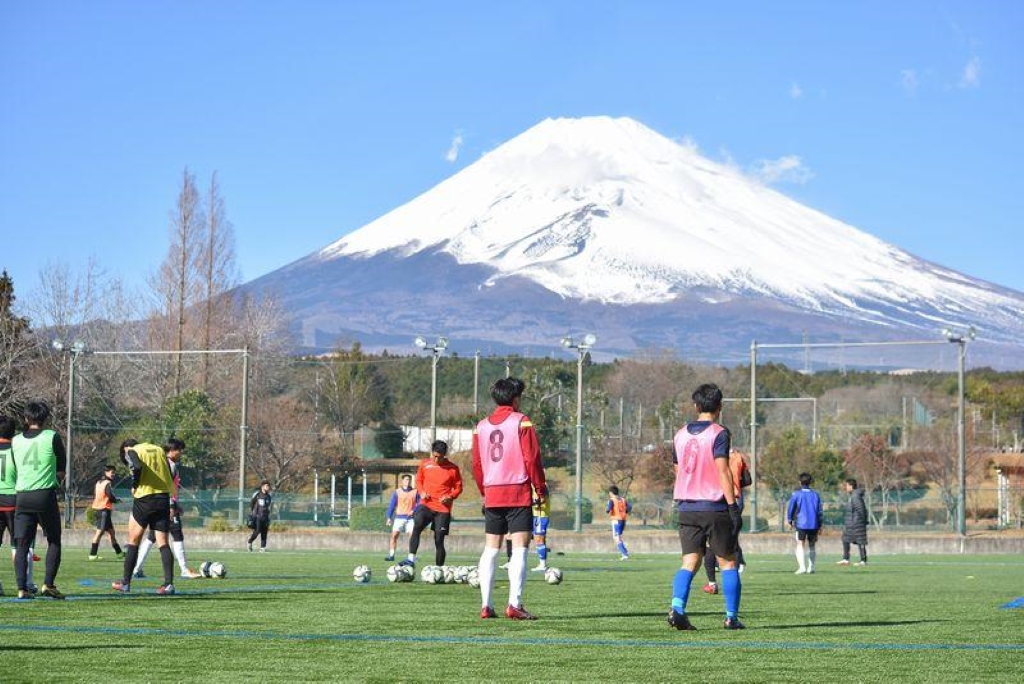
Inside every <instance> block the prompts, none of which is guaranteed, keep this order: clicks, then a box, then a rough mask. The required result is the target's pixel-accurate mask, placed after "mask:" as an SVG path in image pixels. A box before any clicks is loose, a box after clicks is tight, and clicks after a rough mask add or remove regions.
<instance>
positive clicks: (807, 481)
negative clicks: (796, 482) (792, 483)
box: [800, 473, 814, 487]
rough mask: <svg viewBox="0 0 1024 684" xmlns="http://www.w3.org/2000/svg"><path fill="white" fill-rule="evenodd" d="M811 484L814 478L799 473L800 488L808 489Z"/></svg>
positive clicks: (807, 474)
mask: <svg viewBox="0 0 1024 684" xmlns="http://www.w3.org/2000/svg"><path fill="white" fill-rule="evenodd" d="M812 482H814V478H813V477H811V474H810V473H800V486H801V487H810V486H811V483H812Z"/></svg>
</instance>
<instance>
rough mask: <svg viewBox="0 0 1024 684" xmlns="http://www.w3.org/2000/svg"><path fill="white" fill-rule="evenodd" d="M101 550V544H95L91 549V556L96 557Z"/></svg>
mask: <svg viewBox="0 0 1024 684" xmlns="http://www.w3.org/2000/svg"><path fill="white" fill-rule="evenodd" d="M99 550H100V544H99V542H95V543H94V544H93V545H92V546H90V547H89V555H90V556H95V555H96V554H97V553H98V552H99Z"/></svg>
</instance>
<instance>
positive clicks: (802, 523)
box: [786, 488, 821, 530]
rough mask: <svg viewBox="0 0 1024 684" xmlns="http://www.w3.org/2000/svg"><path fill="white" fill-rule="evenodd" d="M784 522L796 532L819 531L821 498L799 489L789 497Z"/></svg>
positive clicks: (816, 494) (812, 491)
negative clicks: (796, 530)
mask: <svg viewBox="0 0 1024 684" xmlns="http://www.w3.org/2000/svg"><path fill="white" fill-rule="evenodd" d="M786 522H788V523H789V524H790V525H792V526H793V527H795V528H796V529H798V530H820V529H821V497H820V496H818V492H816V491H814V490H813V489H809V488H801V489H798V490H796V491H795V492H793V496H791V497H789V506H788V507H787V508H786Z"/></svg>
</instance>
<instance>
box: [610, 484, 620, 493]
mask: <svg viewBox="0 0 1024 684" xmlns="http://www.w3.org/2000/svg"><path fill="white" fill-rule="evenodd" d="M608 491H609V492H611V493H612V494H614V495H615V496H618V495H619V488H618V487H616V486H615V485H612V486H611V487H609V488H608Z"/></svg>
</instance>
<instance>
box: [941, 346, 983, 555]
mask: <svg viewBox="0 0 1024 684" xmlns="http://www.w3.org/2000/svg"><path fill="white" fill-rule="evenodd" d="M943 333H944V334H945V335H946V341H947V342H950V343H952V344H955V345H956V346H957V364H956V385H957V393H956V473H957V485H958V488H959V491H958V492H957V497H956V531H957V534H959V535H960V537H961V539H962V538H964V537H966V536H967V416H966V410H965V408H966V407H965V404H966V388H965V384H966V383H965V377H964V376H965V374H966V371H967V342H968V341H969V340H973V339H974V337H975V334H976V333H975V330H974V328H973V327H971V328H968V329H967V332H966V333H964V334H958V333H955V332H953V331H952V330H950V329H948V328H947V329H946V330H944V331H943Z"/></svg>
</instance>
